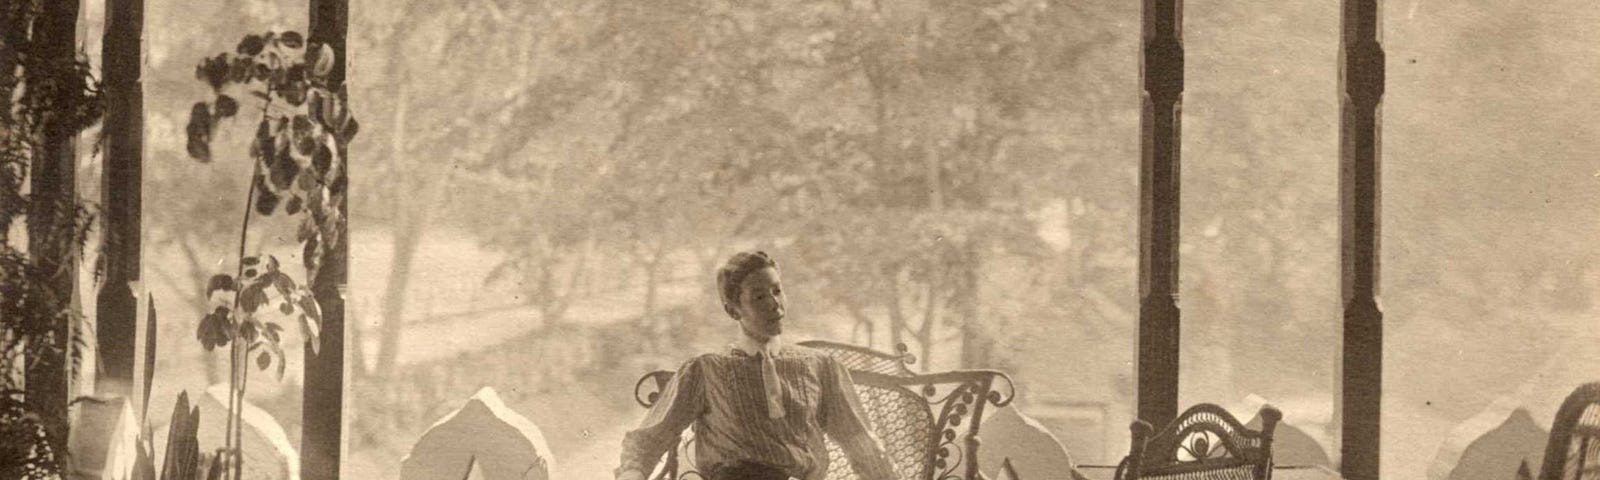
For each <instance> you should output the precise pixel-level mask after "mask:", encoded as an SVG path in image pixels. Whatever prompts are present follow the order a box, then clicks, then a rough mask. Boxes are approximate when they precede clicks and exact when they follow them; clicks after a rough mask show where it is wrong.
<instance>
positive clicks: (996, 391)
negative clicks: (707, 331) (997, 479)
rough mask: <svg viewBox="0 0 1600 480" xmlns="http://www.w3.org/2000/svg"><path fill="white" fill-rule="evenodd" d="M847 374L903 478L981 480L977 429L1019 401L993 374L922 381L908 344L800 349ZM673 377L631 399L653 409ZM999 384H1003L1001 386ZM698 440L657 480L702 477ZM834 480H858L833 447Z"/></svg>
mask: <svg viewBox="0 0 1600 480" xmlns="http://www.w3.org/2000/svg"><path fill="white" fill-rule="evenodd" d="M800 345H802V346H805V347H809V348H813V349H816V350H819V351H821V352H823V353H825V354H827V355H828V356H830V357H833V358H834V359H835V360H838V361H839V363H841V364H843V365H844V366H845V368H847V369H849V370H850V375H851V377H852V378H853V379H854V380H855V385H856V394H857V396H859V397H860V400H861V408H862V409H863V410H865V411H866V416H867V419H868V420H869V421H870V422H871V423H872V428H873V431H874V432H875V433H876V434H877V435H878V439H879V440H880V441H882V442H883V447H884V450H885V451H886V452H887V453H888V456H889V461H890V463H892V464H894V468H895V472H896V473H897V474H898V475H897V476H898V477H899V478H903V479H918V480H976V479H978V478H981V477H980V475H979V474H978V470H979V469H978V465H977V459H978V427H979V424H980V422H978V421H976V420H975V419H979V418H982V416H983V410H984V407H985V406H986V405H993V406H996V407H1003V406H1005V405H1008V404H1010V403H1011V400H1012V398H1013V396H1014V394H1015V391H1014V390H1013V388H1012V384H1011V378H1010V377H1009V376H1007V375H1006V374H1005V373H1002V372H998V371H993V370H957V371H950V372H940V373H930V374H919V373H916V372H913V371H911V369H910V368H908V367H907V365H909V364H911V363H913V362H915V361H916V360H915V357H914V356H912V355H911V354H910V353H907V349H906V347H905V346H904V345H900V346H899V353H894V354H891V353H885V352H880V351H876V350H872V349H868V348H863V347H858V346H854V345H847V344H841V343H834V342H826V341H810V342H802V343H801V344H800ZM672 375H673V372H670V371H656V372H650V373H648V374H645V376H644V377H643V378H640V379H639V382H638V383H637V384H635V386H634V397H635V399H636V400H637V401H638V402H639V404H640V405H643V406H645V407H647V408H648V407H649V406H651V405H654V404H655V402H656V401H658V400H659V399H660V392H661V391H662V390H663V389H665V388H666V385H667V382H668V381H670V380H671V379H672ZM997 380H998V384H997V382H996V381H997ZM693 442H694V439H693V434H692V432H691V431H687V430H686V431H685V432H684V434H683V436H682V437H681V438H680V440H679V444H678V445H677V446H675V447H674V448H672V449H670V450H669V451H668V453H667V454H666V455H665V458H664V459H663V468H661V471H660V473H659V474H658V475H657V476H656V477H654V478H656V479H682V480H692V479H699V478H702V477H701V476H700V475H699V474H698V473H697V472H696V471H695V467H694V465H693V463H694V462H693V458H692V451H693V448H692V446H693ZM828 456H829V462H828V476H827V478H828V479H829V480H853V479H856V478H858V477H857V476H856V474H855V471H854V470H852V469H851V468H850V463H849V461H848V460H846V458H845V456H844V451H843V450H842V449H841V448H839V446H838V445H837V444H835V443H834V442H833V440H832V439H829V440H828Z"/></svg>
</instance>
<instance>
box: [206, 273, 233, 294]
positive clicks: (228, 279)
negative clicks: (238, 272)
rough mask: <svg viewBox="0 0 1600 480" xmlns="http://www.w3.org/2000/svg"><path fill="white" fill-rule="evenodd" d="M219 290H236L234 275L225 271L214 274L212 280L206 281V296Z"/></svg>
mask: <svg viewBox="0 0 1600 480" xmlns="http://www.w3.org/2000/svg"><path fill="white" fill-rule="evenodd" d="M217 290H226V291H229V292H231V291H234V290H235V285H234V283H233V276H232V275H228V274H224V273H219V274H216V275H212V276H211V280H210V281H207V282H206V296H207V297H209V296H211V294H212V293H216V291H217Z"/></svg>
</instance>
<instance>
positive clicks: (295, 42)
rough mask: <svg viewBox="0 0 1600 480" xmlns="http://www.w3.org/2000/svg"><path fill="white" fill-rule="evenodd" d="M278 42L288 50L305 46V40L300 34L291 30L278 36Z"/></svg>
mask: <svg viewBox="0 0 1600 480" xmlns="http://www.w3.org/2000/svg"><path fill="white" fill-rule="evenodd" d="M278 41H279V42H281V43H283V46H285V47H289V48H303V47H305V46H306V44H305V38H304V37H301V36H300V32H296V31H292V30H291V31H287V32H283V34H282V35H278Z"/></svg>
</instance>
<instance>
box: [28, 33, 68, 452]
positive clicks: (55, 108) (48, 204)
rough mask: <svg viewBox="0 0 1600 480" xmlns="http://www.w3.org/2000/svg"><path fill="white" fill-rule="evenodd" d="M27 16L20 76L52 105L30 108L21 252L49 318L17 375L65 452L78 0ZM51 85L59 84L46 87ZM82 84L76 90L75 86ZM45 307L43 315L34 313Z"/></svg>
mask: <svg viewBox="0 0 1600 480" xmlns="http://www.w3.org/2000/svg"><path fill="white" fill-rule="evenodd" d="M43 3H44V5H43V9H42V11H41V12H40V14H39V16H38V17H36V18H34V19H33V34H32V35H33V38H32V39H31V40H30V43H29V45H28V47H27V48H28V49H29V50H30V51H31V52H30V53H31V54H32V55H34V58H33V59H31V60H28V61H27V62H26V63H25V66H24V68H25V70H24V75H25V76H26V81H27V87H28V88H29V89H30V90H36V91H34V92H29V94H30V95H43V96H48V97H49V101H50V102H51V103H52V104H53V105H52V106H51V107H50V108H48V109H46V111H44V112H41V113H37V114H36V115H37V117H36V118H37V119H38V120H40V121H41V123H42V125H41V127H40V128H41V133H42V135H41V137H42V138H40V143H39V144H38V145H37V146H36V149H35V150H34V152H33V153H34V157H33V158H32V163H31V168H32V171H31V172H29V175H30V177H31V178H30V179H29V181H30V185H29V188H30V193H29V200H28V208H29V210H28V257H29V258H30V259H31V260H32V262H33V268H34V269H35V270H34V274H33V275H32V276H33V278H34V279H35V280H39V281H40V283H42V284H43V286H44V290H46V291H47V292H48V293H47V295H48V296H49V298H45V299H42V301H40V302H39V303H37V304H35V305H33V307H34V308H36V309H38V311H36V312H35V314H36V315H39V317H42V319H43V320H45V321H47V322H49V326H48V333H44V334H43V335H36V336H35V337H34V338H33V339H31V340H30V341H38V342H41V344H47V345H48V347H46V345H38V346H34V345H30V346H29V348H28V358H27V360H26V362H25V363H26V364H27V366H26V368H27V372H26V373H25V374H24V375H23V382H24V383H25V384H26V387H25V390H26V396H27V401H28V403H29V404H30V405H31V406H32V407H33V408H34V409H35V411H37V412H38V413H39V414H40V416H41V417H42V419H43V423H44V426H45V430H47V433H48V434H49V437H50V444H51V445H55V446H56V448H57V449H58V450H57V451H64V450H65V448H64V447H63V446H65V445H66V444H67V443H66V440H67V429H68V425H67V403H68V402H69V401H71V385H72V372H71V368H70V362H68V358H70V355H71V349H72V348H74V347H73V342H72V317H73V315H71V314H57V313H56V312H69V311H72V310H73V309H74V308H75V305H76V304H75V303H74V301H73V300H74V298H75V295H76V293H77V271H78V248H77V245H76V243H75V242H74V237H75V235H74V233H75V232H74V230H75V229H76V224H77V218H76V216H77V207H78V189H77V171H76V170H75V169H76V160H77V149H76V148H74V142H75V140H76V139H77V135H78V131H79V128H78V126H77V125H73V123H74V121H73V119H72V116H71V115H70V114H69V112H71V111H73V110H74V109H75V108H76V107H77V103H78V101H79V95H81V93H78V92H74V91H73V90H74V88H73V87H78V85H80V84H78V83H75V82H74V80H78V79H79V78H80V77H79V76H78V75H77V73H76V72H75V71H74V70H73V69H72V68H69V66H70V65H71V63H70V62H72V60H73V58H74V52H75V51H76V48H77V23H78V9H79V4H78V2H72V1H60V2H43ZM50 85H55V86H58V87H56V88H51V87H50ZM78 88H80V89H81V87H78ZM39 311H42V312H50V313H39Z"/></svg>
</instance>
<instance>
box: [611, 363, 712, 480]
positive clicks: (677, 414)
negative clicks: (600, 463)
mask: <svg viewBox="0 0 1600 480" xmlns="http://www.w3.org/2000/svg"><path fill="white" fill-rule="evenodd" d="M702 375H703V373H702V369H701V367H700V362H699V359H698V358H696V359H692V360H689V361H688V362H685V363H684V364H683V366H682V367H680V368H678V372H677V373H676V374H674V375H673V376H672V380H671V381H668V382H667V386H666V388H665V390H663V391H662V392H661V397H660V399H659V400H657V401H656V404H655V406H653V407H651V408H650V413H649V414H646V415H645V417H644V421H643V422H640V424H639V428H637V429H634V430H632V431H629V432H628V433H627V434H625V435H623V437H622V465H621V466H619V467H617V470H616V472H615V473H616V474H617V475H619V476H620V475H621V474H622V473H623V472H626V471H628V470H635V471H638V472H640V473H643V474H645V475H649V474H650V472H651V471H653V470H655V466H656V463H657V462H659V461H660V459H661V455H662V454H664V453H666V451H667V449H668V448H672V447H673V445H675V444H676V443H675V442H676V441H677V440H678V438H679V436H680V435H681V434H682V433H683V430H684V429H685V428H688V427H689V425H690V424H692V423H694V421H695V419H696V418H698V417H699V416H700V414H701V411H702V410H703V406H704V401H703V400H702V395H701V382H702V381H703V379H702Z"/></svg>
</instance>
